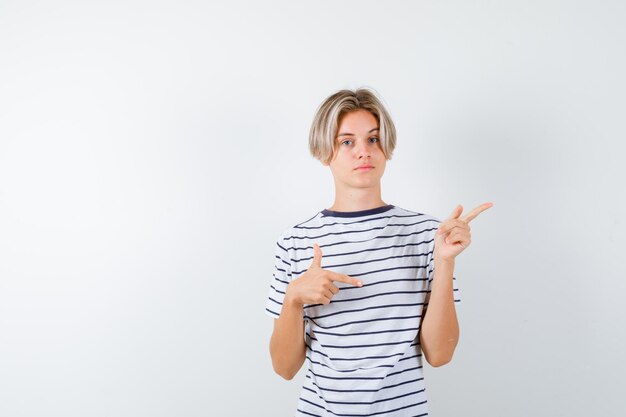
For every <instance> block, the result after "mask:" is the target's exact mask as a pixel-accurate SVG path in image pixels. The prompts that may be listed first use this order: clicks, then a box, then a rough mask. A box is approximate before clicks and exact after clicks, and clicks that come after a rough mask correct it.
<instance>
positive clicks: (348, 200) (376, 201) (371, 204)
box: [328, 188, 387, 211]
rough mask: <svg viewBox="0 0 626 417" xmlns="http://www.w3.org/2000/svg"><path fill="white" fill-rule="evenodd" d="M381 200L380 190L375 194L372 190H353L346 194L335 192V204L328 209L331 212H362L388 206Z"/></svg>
mask: <svg viewBox="0 0 626 417" xmlns="http://www.w3.org/2000/svg"><path fill="white" fill-rule="evenodd" d="M386 205H387V203H385V202H384V201H383V200H382V199H381V198H380V188H378V189H377V190H375V191H374V192H373V191H372V190H371V189H362V190H359V189H352V190H350V191H348V192H345V193H337V192H335V202H334V203H333V205H332V206H331V207H330V208H329V209H328V210H331V211H362V210H370V209H374V208H378V207H382V206H386Z"/></svg>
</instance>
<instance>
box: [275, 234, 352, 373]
mask: <svg viewBox="0 0 626 417" xmlns="http://www.w3.org/2000/svg"><path fill="white" fill-rule="evenodd" d="M335 281H340V282H343V283H346V284H352V285H357V286H359V287H360V286H362V285H363V283H362V282H361V281H359V280H357V279H356V278H352V277H349V276H347V275H344V274H338V273H335V272H332V271H327V270H324V269H322V250H321V249H320V247H319V245H318V244H317V243H315V244H314V245H313V261H312V262H311V266H310V267H309V269H308V270H307V271H306V272H305V273H304V274H302V276H301V277H300V278H297V279H295V280H293V281H291V282H290V283H289V285H287V291H285V298H284V299H283V306H282V309H281V312H280V316H279V317H278V318H277V319H275V320H274V331H273V332H272V338H271V339H270V355H271V356H272V366H273V367H274V371H276V373H277V374H278V375H280V376H282V377H283V378H285V379H287V380H289V379H292V378H293V377H294V376H295V375H296V374H297V373H298V371H299V370H300V368H301V367H302V364H303V363H304V359H305V358H306V345H305V344H304V304H329V303H330V300H331V299H332V298H333V296H334V295H335V294H337V293H338V292H339V288H337V286H336V285H335V284H333V282H335Z"/></svg>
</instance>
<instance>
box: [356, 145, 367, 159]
mask: <svg viewBox="0 0 626 417" xmlns="http://www.w3.org/2000/svg"><path fill="white" fill-rule="evenodd" d="M355 152H356V155H357V157H359V158H363V157H366V156H370V151H369V149H368V148H367V146H365V145H363V144H361V145H357V147H356V148H355Z"/></svg>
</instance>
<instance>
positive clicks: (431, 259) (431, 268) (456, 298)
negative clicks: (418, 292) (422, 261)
mask: <svg viewBox="0 0 626 417" xmlns="http://www.w3.org/2000/svg"><path fill="white" fill-rule="evenodd" d="M455 275H456V274H453V275H452V290H453V291H454V302H455V303H459V302H461V297H460V294H459V286H458V280H457V279H456V276H455ZM434 276H435V259H434V257H433V256H432V254H431V255H429V261H428V286H427V288H426V290H427V293H426V305H428V300H429V299H430V287H431V284H432V282H433V277H434Z"/></svg>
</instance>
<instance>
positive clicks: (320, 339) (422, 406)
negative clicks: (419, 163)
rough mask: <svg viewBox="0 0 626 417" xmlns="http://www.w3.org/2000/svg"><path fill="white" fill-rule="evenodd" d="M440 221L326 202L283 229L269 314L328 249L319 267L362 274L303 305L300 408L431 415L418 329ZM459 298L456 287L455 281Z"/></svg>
mask: <svg viewBox="0 0 626 417" xmlns="http://www.w3.org/2000/svg"><path fill="white" fill-rule="evenodd" d="M439 224H440V221H439V220H437V219H436V218H434V217H432V216H429V215H427V214H421V213H416V212H412V211H408V210H405V209H402V208H400V207H396V206H393V205H387V206H383V207H378V208H375V209H370V210H363V211H353V212H336V211H330V210H322V211H321V212H319V213H317V214H316V215H315V216H314V217H312V218H311V219H309V220H307V221H305V222H304V223H300V224H298V225H296V226H294V227H292V228H290V229H288V230H286V231H285V232H284V233H283V234H282V235H281V236H280V237H279V238H278V242H277V246H276V264H275V267H274V274H273V278H272V281H271V285H270V289H269V296H268V300H267V305H266V313H267V314H269V315H270V316H272V317H274V318H278V316H279V315H280V312H281V308H282V302H283V298H284V296H285V290H286V288H287V285H288V284H289V282H291V281H292V280H294V279H297V278H298V277H299V276H301V275H302V274H303V273H304V272H306V270H307V269H308V268H309V266H310V265H311V261H312V260H313V243H314V242H317V244H318V245H319V246H320V248H321V250H322V268H323V269H328V270H330V271H334V272H338V273H342V274H346V275H349V276H351V277H355V278H358V279H359V280H361V281H362V282H363V286H362V287H356V286H352V285H349V284H344V283H342V282H335V283H334V284H335V285H336V286H337V287H338V288H339V289H340V291H339V293H337V294H336V295H335V296H333V298H332V299H331V302H330V304H327V305H323V304H311V305H305V306H304V320H305V335H304V338H305V344H306V357H307V364H308V370H307V372H306V375H305V376H306V378H305V380H304V385H303V387H302V392H301V395H300V398H299V400H298V406H297V412H296V415H297V416H394V417H395V416H425V415H427V414H428V408H427V401H426V392H425V391H426V388H425V384H424V375H423V372H422V351H421V348H420V344H419V338H418V331H419V327H420V321H421V318H422V315H423V312H424V306H425V305H427V301H428V295H429V293H430V284H431V281H432V278H433V272H434V260H433V249H434V245H435V241H434V238H435V233H436V231H437V228H438V227H439ZM453 288H454V301H455V302H458V301H460V300H459V295H458V294H459V293H458V288H457V284H456V279H454V280H453Z"/></svg>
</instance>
